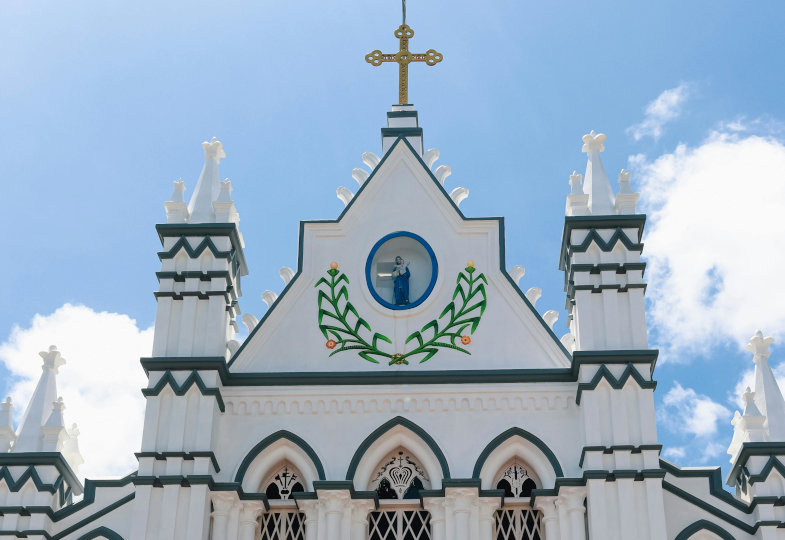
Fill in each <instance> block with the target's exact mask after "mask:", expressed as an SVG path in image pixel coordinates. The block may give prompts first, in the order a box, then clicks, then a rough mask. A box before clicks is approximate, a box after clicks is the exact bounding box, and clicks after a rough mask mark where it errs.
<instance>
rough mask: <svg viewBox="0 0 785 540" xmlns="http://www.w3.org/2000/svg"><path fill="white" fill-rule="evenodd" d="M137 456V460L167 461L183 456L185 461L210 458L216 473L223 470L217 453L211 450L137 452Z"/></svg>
mask: <svg viewBox="0 0 785 540" xmlns="http://www.w3.org/2000/svg"><path fill="white" fill-rule="evenodd" d="M134 456H136V459H137V461H138V460H139V459H141V458H154V459H155V460H156V461H166V460H167V459H169V458H181V459H183V460H185V461H193V460H194V459H195V458H202V457H206V458H210V463H212V465H213V469H214V470H215V472H216V473H219V472H221V468H220V467H219V466H218V460H217V459H215V454H214V453H213V452H210V451H199V452H136V453H135V454H134Z"/></svg>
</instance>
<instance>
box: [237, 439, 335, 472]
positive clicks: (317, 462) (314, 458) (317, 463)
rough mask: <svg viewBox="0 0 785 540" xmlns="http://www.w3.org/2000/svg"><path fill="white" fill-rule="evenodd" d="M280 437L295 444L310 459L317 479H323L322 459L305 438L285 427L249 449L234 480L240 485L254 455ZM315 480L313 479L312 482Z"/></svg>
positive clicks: (254, 457)
mask: <svg viewBox="0 0 785 540" xmlns="http://www.w3.org/2000/svg"><path fill="white" fill-rule="evenodd" d="M281 439H285V440H287V441H289V442H291V443H293V444H295V445H296V446H298V447H299V448H300V449H301V450H302V451H303V452H305V454H306V455H307V456H308V457H309V458H310V459H311V462H312V463H313V465H314V467H315V468H316V472H317V474H318V475H319V480H324V478H325V476H324V466H323V465H322V460H321V459H319V455H318V454H317V453H316V451H315V450H314V449H313V448H312V447H311V445H309V444H308V443H307V442H305V440H303V439H302V438H301V437H299V436H297V435H295V434H294V433H292V432H291V431H287V430H285V429H282V430H279V431H276V432H275V433H271V434H270V435H268V436H267V437H265V438H264V439H262V440H261V441H259V442H258V443H257V444H256V445H255V446H254V447H253V448H251V450H250V451H249V452H248V453H247V454H246V455H245V457H244V458H243V460H242V462H240V467H239V468H238V469H237V474H235V475H234V481H235V482H237V483H238V484H240V485H242V483H243V479H244V478H245V473H246V472H247V471H248V467H250V466H251V463H252V462H253V460H254V459H256V456H258V455H259V454H261V453H262V452H263V451H264V450H265V448H267V447H268V446H270V445H271V444H273V443H275V442H277V441H280V440H281ZM315 482H316V480H314V483H315Z"/></svg>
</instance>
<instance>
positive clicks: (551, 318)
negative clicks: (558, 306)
mask: <svg viewBox="0 0 785 540" xmlns="http://www.w3.org/2000/svg"><path fill="white" fill-rule="evenodd" d="M542 319H543V320H544V321H545V324H547V325H548V328H550V329H551V330H553V325H554V324H556V321H558V320H559V312H558V311H556V310H555V309H549V310H548V311H546V312H545V313H544V314H543V316H542Z"/></svg>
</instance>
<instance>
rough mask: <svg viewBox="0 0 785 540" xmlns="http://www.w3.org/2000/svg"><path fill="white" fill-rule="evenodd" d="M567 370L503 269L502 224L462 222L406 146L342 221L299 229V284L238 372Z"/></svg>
mask: <svg viewBox="0 0 785 540" xmlns="http://www.w3.org/2000/svg"><path fill="white" fill-rule="evenodd" d="M397 256H401V257H402V259H403V261H404V263H403V264H402V265H401V266H400V267H399V268H400V272H398V273H399V274H401V276H399V279H396V277H393V275H392V274H395V273H396V272H395V269H396V267H395V260H396V257H397ZM333 263H335V264H333ZM331 264H332V266H334V267H335V268H331ZM406 269H408V270H409V271H408V272H407V273H405V274H404V270H406ZM404 293H407V294H404ZM404 300H408V301H409V303H408V304H403V302H404ZM347 303H348V304H350V305H349V306H347ZM399 303H400V304H403V305H399ZM407 340H408V341H407ZM393 355H403V358H401V356H393ZM374 361H375V362H378V363H375V362H374ZM396 361H397V362H400V363H398V364H396V363H395V362H396ZM403 361H405V362H407V363H408V365H407V364H406V363H403ZM391 363H392V364H391ZM569 365H570V359H569V355H568V353H567V352H566V351H565V350H564V348H563V347H562V345H561V343H560V342H559V341H558V339H557V338H556V336H555V335H554V334H553V332H552V331H551V330H550V328H549V327H548V326H547V325H546V324H545V322H544V321H543V320H542V318H541V317H540V316H539V314H538V313H537V312H536V311H535V310H534V308H533V307H532V306H531V304H530V303H529V302H528V301H527V300H526V298H525V297H524V295H523V294H522V293H521V291H520V290H519V289H518V287H517V286H516V285H515V283H514V282H513V280H512V279H510V277H509V275H508V274H507V272H506V270H505V269H504V222H503V219H502V218H466V217H465V216H463V214H462V213H461V212H460V210H459V209H458V207H457V206H456V205H455V203H454V202H453V201H452V200H451V199H450V197H449V195H448V194H447V192H446V191H445V190H444V188H443V186H442V185H441V184H440V183H439V181H438V180H437V179H436V178H435V177H434V175H433V174H432V173H431V171H430V170H429V168H428V166H427V165H426V164H425V163H424V162H423V160H422V159H421V158H420V156H419V155H418V154H417V152H416V151H414V149H413V148H412V147H411V146H410V145H409V144H408V143H407V142H406V141H405V140H404V139H399V140H398V141H397V142H396V143H395V144H394V145H393V146H392V148H391V149H390V150H389V151H388V152H387V154H386V155H385V157H384V159H383V160H382V161H381V162H380V163H379V164H378V165H377V166H376V168H375V169H374V171H373V173H372V174H371V176H370V177H369V178H368V180H366V182H365V183H364V184H363V186H362V187H361V188H360V190H359V191H358V193H357V194H356V195H355V196H354V198H353V199H352V200H351V202H350V203H349V204H348V205H347V207H346V208H345V210H344V211H343V212H342V213H341V215H340V216H339V218H338V219H337V220H334V221H305V222H301V224H300V251H299V260H298V270H297V274H296V275H295V277H294V278H293V279H292V281H291V282H290V283H289V284H288V285H287V287H286V289H285V290H284V291H283V293H282V294H281V296H280V297H279V298H278V300H277V301H276V302H275V303H274V304H273V306H272V307H271V308H270V309H269V310H268V312H267V313H266V314H265V316H264V317H263V319H262V321H261V322H260V323H259V324H258V325H257V327H256V328H255V329H254V331H253V332H252V333H251V335H250V336H249V337H248V338H247V339H246V341H245V343H244V344H243V346H242V347H241V348H240V350H239V351H238V352H237V353H236V354H235V356H234V358H233V359H232V362H231V365H230V369H231V370H232V371H234V372H322V371H323V372H342V371H346V372H349V371H365V370H368V371H385V372H389V371H390V370H407V371H416V370H423V369H427V370H477V369H480V370H496V369H526V368H528V369H540V368H542V369H548V368H565V367H569Z"/></svg>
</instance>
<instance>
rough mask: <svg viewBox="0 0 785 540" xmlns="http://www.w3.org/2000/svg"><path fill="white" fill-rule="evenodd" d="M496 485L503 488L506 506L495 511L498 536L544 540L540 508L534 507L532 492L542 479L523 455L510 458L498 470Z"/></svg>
mask: <svg viewBox="0 0 785 540" xmlns="http://www.w3.org/2000/svg"><path fill="white" fill-rule="evenodd" d="M494 485H495V486H496V489H503V490H504V498H505V502H504V508H502V509H501V510H497V511H496V515H495V523H494V538H495V539H496V540H545V528H544V527H543V525H542V515H541V512H539V511H538V510H535V509H533V508H532V507H531V504H530V501H531V493H532V490H533V489H536V488H537V487H538V486H539V480H538V479H537V478H536V477H535V476H534V474H533V473H531V472H530V469H529V467H528V466H527V465H526V464H525V463H524V462H523V461H522V460H520V459H518V458H515V459H513V460H512V461H510V462H508V463H507V464H506V465H505V466H504V467H502V468H501V469H500V471H499V472H498V473H497V475H496V478H495V482H494Z"/></svg>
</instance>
